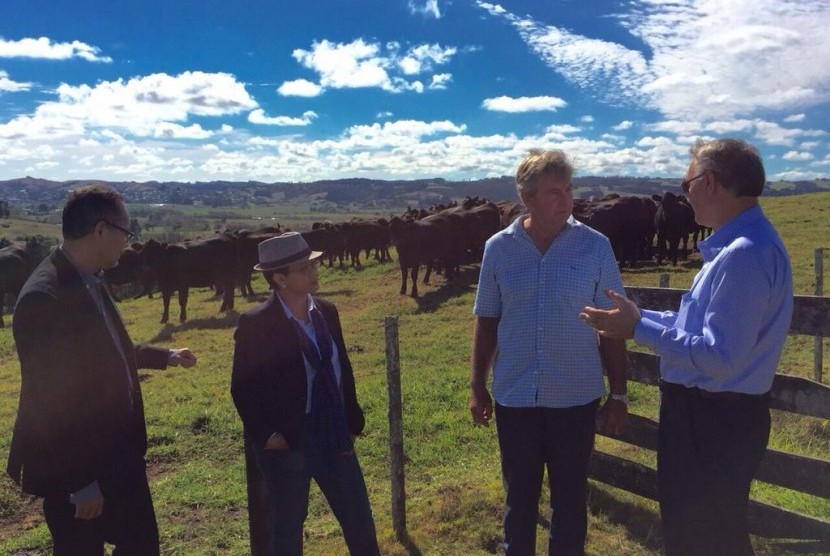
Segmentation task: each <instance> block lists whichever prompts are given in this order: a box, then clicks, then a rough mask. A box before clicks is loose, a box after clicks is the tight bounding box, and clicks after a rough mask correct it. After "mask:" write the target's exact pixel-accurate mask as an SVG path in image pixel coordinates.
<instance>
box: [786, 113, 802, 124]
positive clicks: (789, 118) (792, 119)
mask: <svg viewBox="0 0 830 556" xmlns="http://www.w3.org/2000/svg"><path fill="white" fill-rule="evenodd" d="M806 117H807V116H805V115H804V114H792V115H790V116H787V117H786V118H784V122H786V123H788V124H792V123H798V122H803V121H804V119H805V118H806Z"/></svg>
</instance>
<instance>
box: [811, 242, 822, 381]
mask: <svg viewBox="0 0 830 556" xmlns="http://www.w3.org/2000/svg"><path fill="white" fill-rule="evenodd" d="M813 259H814V261H815V273H816V296H818V297H821V296H823V295H824V249H823V248H821V247H818V248H816V250H815V253H814V257H813ZM823 341H824V339H823V338H822V337H821V336H814V337H813V379H814V380H815V381H816V382H821V379H822V369H823V367H824V344H823Z"/></svg>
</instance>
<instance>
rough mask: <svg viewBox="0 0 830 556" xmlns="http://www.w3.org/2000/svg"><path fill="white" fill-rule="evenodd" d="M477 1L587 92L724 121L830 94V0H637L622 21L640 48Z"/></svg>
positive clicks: (680, 115) (674, 114)
mask: <svg viewBox="0 0 830 556" xmlns="http://www.w3.org/2000/svg"><path fill="white" fill-rule="evenodd" d="M477 5H478V6H479V7H480V8H482V9H484V10H486V11H487V12H489V13H490V14H491V15H492V16H494V17H499V18H502V19H504V20H506V21H507V22H508V23H510V24H511V25H513V27H514V28H515V29H516V32H517V33H518V35H519V36H520V37H521V38H522V39H523V40H524V41H525V42H526V43H527V44H528V46H529V47H530V48H531V50H532V51H533V52H534V53H536V55H537V56H538V57H539V58H540V59H541V60H543V61H544V62H545V63H546V64H547V65H548V66H549V67H550V68H551V70H552V71H555V72H556V73H559V74H560V75H562V76H563V77H564V78H565V79H567V80H568V81H570V82H571V83H572V84H574V85H575V86H577V87H579V88H581V89H583V90H584V91H585V92H586V93H588V94H591V95H593V96H594V97H596V98H598V99H600V100H603V101H605V102H608V103H610V104H613V105H627V104H630V105H634V106H637V107H639V108H655V109H657V110H659V111H660V112H661V113H662V114H663V115H664V117H665V118H666V119H667V120H686V119H691V118H694V119H698V120H701V121H707V120H725V119H728V118H732V117H734V116H735V115H736V114H738V115H740V114H743V115H752V114H755V113H761V112H763V111H768V110H773V111H782V110H787V111H792V110H794V109H795V110H797V109H799V108H801V107H809V106H815V105H818V104H821V103H824V102H827V101H828V100H830V34H828V33H827V32H826V29H827V28H828V27H830V10H828V9H827V8H828V4H827V1H826V0H800V1H798V2H794V1H791V2H780V1H779V0H731V1H730V2H728V3H724V2H717V1H711V0H710V1H697V0H676V1H672V2H668V1H664V0H634V1H633V2H632V3H631V5H632V9H631V10H629V12H628V13H627V14H623V15H618V16H617V20H618V21H619V22H620V24H621V25H623V26H624V27H625V28H626V29H627V30H628V31H629V32H630V33H631V34H633V35H634V36H636V37H637V38H638V39H640V40H641V41H643V43H644V44H645V48H644V49H643V50H642V51H639V50H634V49H631V48H627V47H625V46H623V45H622V44H618V43H614V42H609V41H603V40H598V39H596V38H592V37H589V36H583V35H577V34H575V33H572V32H570V31H568V30H567V29H564V28H560V27H556V26H554V25H547V24H545V23H543V22H540V21H538V20H535V19H532V18H530V17H520V16H517V15H515V14H512V13H510V12H507V11H506V10H504V8H502V7H501V6H497V5H494V4H490V3H486V2H483V1H481V0H478V1H477ZM725 22H728V24H724V23H725ZM646 53H648V56H649V57H648V58H646Z"/></svg>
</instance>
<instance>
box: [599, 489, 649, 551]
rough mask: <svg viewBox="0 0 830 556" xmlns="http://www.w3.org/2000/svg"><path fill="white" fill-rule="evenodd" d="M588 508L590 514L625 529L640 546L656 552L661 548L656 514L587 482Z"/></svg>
mask: <svg viewBox="0 0 830 556" xmlns="http://www.w3.org/2000/svg"><path fill="white" fill-rule="evenodd" d="M588 508H589V509H590V511H591V513H594V514H600V513H601V514H603V515H605V516H606V517H607V519H608V521H610V522H611V523H613V524H615V525H620V526H622V527H625V529H626V530H627V531H628V534H629V535H630V536H631V538H632V539H635V540H636V541H637V542H638V543H639V544H640V545H642V546H645V547H647V548H649V549H650V550H654V551H656V552H659V551H660V549H661V548H662V532H661V527H660V518H659V516H658V515H657V513H655V512H653V511H651V510H648V509H646V508H643V507H642V506H637V505H635V504H631V503H628V502H625V501H623V500H620V499H619V498H617V497H616V496H614V495H613V494H612V493H610V492H608V491H606V490H603V489H601V488H599V487H598V486H597V485H595V484H592V483H591V482H588Z"/></svg>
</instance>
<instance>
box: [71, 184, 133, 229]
mask: <svg viewBox="0 0 830 556" xmlns="http://www.w3.org/2000/svg"><path fill="white" fill-rule="evenodd" d="M123 203H124V197H122V196H121V194H120V193H118V192H117V191H114V190H112V189H110V188H109V187H107V186H105V185H86V186H84V187H79V188H78V189H75V190H74V191H72V193H70V194H69V199H67V200H66V206H64V207H63V225H62V229H63V237H64V239H80V238H82V237H84V236H85V235H87V234H88V233H90V232H91V231H92V229H93V228H94V227H95V225H96V224H98V222H100V221H101V220H109V221H112V220H113V219H115V218H118V217H119V216H121V214H122V212H123V209H122V208H121V206H122V204H123Z"/></svg>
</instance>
